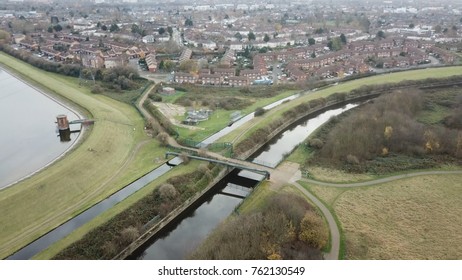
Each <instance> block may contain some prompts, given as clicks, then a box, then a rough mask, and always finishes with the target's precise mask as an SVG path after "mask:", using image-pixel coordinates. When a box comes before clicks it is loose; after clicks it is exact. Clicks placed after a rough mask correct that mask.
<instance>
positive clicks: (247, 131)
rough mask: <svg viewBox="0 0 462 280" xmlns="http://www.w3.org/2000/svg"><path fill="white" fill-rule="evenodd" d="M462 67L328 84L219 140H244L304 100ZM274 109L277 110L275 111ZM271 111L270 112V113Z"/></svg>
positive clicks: (445, 73)
mask: <svg viewBox="0 0 462 280" xmlns="http://www.w3.org/2000/svg"><path fill="white" fill-rule="evenodd" d="M461 74H462V67H460V66H454V67H444V68H429V69H421V70H411V71H405V72H398V73H390V74H384V75H377V76H372V77H367V78H363V79H358V80H353V81H348V82H344V83H339V84H338V85H336V86H328V87H327V88H324V89H321V90H318V91H315V92H309V93H308V94H306V95H304V96H302V97H300V98H297V99H295V100H293V101H290V102H288V103H286V104H283V105H282V106H280V108H276V109H273V112H271V111H270V112H267V113H266V114H265V115H263V116H262V117H259V118H255V119H254V120H252V121H250V122H248V123H246V124H244V125H242V126H241V127H239V128H238V129H236V130H234V131H233V132H231V133H230V134H228V135H226V136H224V137H223V138H221V139H220V140H219V141H220V142H231V141H232V140H233V139H237V138H239V140H243V139H245V138H247V137H248V136H249V135H251V134H252V133H253V132H255V131H256V130H257V129H259V128H262V127H265V126H267V125H268V124H270V123H272V122H274V121H275V120H276V119H279V118H280V117H281V116H282V114H283V112H284V111H287V110H290V109H293V108H294V107H296V106H297V105H299V104H300V103H303V102H308V101H310V100H313V99H317V98H321V97H327V96H329V95H331V94H333V93H337V92H350V91H352V90H354V89H358V88H360V87H362V86H366V85H382V84H389V83H398V82H402V81H406V80H425V79H428V78H444V77H450V76H454V75H461ZM274 111H277V112H276V113H274ZM268 113H269V114H268ZM241 135H242V136H241Z"/></svg>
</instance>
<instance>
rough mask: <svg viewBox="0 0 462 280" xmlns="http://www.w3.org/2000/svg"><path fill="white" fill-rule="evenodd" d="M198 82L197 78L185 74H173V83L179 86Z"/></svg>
mask: <svg viewBox="0 0 462 280" xmlns="http://www.w3.org/2000/svg"><path fill="white" fill-rule="evenodd" d="M197 81H198V77H197V76H196V75H192V74H189V73H185V72H176V73H175V82H177V83H179V84H183V83H189V84H195V83H197Z"/></svg>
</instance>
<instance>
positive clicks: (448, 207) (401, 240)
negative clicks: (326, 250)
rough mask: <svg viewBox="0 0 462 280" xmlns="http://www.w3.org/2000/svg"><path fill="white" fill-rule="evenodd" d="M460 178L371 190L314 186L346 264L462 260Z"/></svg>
mask: <svg viewBox="0 0 462 280" xmlns="http://www.w3.org/2000/svg"><path fill="white" fill-rule="evenodd" d="M460 182H462V175H443V176H422V177H414V178H410V179H403V180H400V181H396V182H391V183H386V184H383V185H378V186H374V187H363V188H354V189H339V188H328V187H319V186H312V187H310V189H311V190H312V191H313V192H315V193H316V195H318V196H319V197H321V198H322V199H323V200H324V201H325V202H327V203H328V204H329V205H330V206H331V207H333V209H334V210H335V213H336V214H337V216H338V219H339V221H340V223H341V226H342V228H343V233H344V234H345V238H346V258H347V259H461V258H462V250H461V248H462V239H461V238H460V232H461V231H462V215H460V213H462V191H461V190H462V184H461V183H460Z"/></svg>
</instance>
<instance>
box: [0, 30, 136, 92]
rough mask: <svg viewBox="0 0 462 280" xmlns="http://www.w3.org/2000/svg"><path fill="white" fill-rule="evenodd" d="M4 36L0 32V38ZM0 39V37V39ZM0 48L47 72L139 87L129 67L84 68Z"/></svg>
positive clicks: (127, 87) (113, 85)
mask: <svg viewBox="0 0 462 280" xmlns="http://www.w3.org/2000/svg"><path fill="white" fill-rule="evenodd" d="M1 37H3V38H6V37H5V35H2V34H0V38H1ZM0 40H1V39H0ZM0 50H1V51H4V52H5V53H7V54H9V55H11V56H14V57H16V58H18V59H20V60H22V61H24V62H27V63H29V64H31V65H33V66H35V67H38V68H40V69H43V70H45V71H48V72H53V73H58V74H62V75H65V76H71V77H79V76H81V77H82V78H85V79H94V80H96V81H101V82H103V83H104V84H105V85H107V86H108V87H109V88H111V89H120V90H133V89H136V88H138V87H139V85H138V84H137V83H136V82H135V80H137V79H139V75H138V72H137V71H136V70H135V69H133V68H131V67H114V68H110V69H97V70H96V71H95V70H92V69H86V68H83V67H82V66H81V65H80V64H76V63H69V62H68V63H58V62H54V61H49V60H45V59H42V58H39V57H35V56H33V55H31V53H30V52H28V51H25V50H15V49H14V48H12V47H11V46H9V45H8V44H0Z"/></svg>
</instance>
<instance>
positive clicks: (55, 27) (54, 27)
mask: <svg viewBox="0 0 462 280" xmlns="http://www.w3.org/2000/svg"><path fill="white" fill-rule="evenodd" d="M53 29H54V30H55V31H57V32H59V31H61V30H63V27H62V26H61V25H60V24H56V25H55V26H53Z"/></svg>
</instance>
